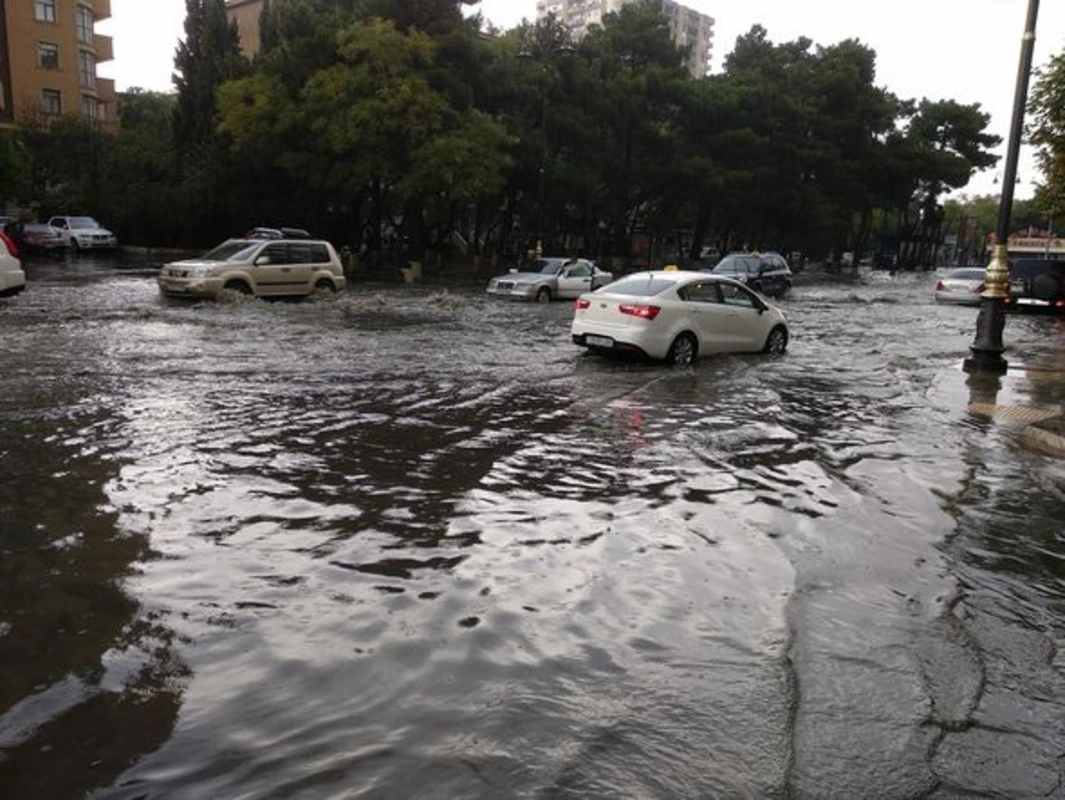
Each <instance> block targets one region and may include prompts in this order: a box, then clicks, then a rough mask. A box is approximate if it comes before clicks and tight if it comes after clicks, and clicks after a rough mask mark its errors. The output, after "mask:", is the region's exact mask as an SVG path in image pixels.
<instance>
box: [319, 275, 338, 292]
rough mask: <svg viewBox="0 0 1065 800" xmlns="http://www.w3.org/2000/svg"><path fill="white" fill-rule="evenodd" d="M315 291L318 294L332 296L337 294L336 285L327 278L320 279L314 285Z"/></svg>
mask: <svg viewBox="0 0 1065 800" xmlns="http://www.w3.org/2000/svg"><path fill="white" fill-rule="evenodd" d="M314 290H315V291H316V292H329V293H330V294H336V293H337V287H336V284H334V283H333V282H332V281H330V280H326V279H325V278H319V279H318V281H317V282H316V283H315V284H314Z"/></svg>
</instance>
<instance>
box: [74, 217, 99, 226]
mask: <svg viewBox="0 0 1065 800" xmlns="http://www.w3.org/2000/svg"><path fill="white" fill-rule="evenodd" d="M67 224H68V225H69V226H70V227H71V228H99V227H101V226H100V223H99V222H97V221H96V220H94V219H93V218H92V217H69V218H68V219H67Z"/></svg>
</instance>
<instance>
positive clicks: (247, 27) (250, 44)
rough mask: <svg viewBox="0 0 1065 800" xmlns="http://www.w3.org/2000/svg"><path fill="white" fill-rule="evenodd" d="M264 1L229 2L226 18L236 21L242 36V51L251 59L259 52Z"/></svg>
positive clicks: (237, 0) (236, 0) (231, 0)
mask: <svg viewBox="0 0 1065 800" xmlns="http://www.w3.org/2000/svg"><path fill="white" fill-rule="evenodd" d="M262 11H263V0H227V2H226V16H228V17H229V19H230V20H231V21H234V20H235V21H236V23H237V32H238V33H239V34H240V51H241V52H242V53H243V54H244V55H246V56H247V57H248V58H251V57H252V56H254V55H255V54H256V53H258V52H259V15H260V14H262Z"/></svg>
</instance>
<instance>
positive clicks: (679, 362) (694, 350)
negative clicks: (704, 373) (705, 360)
mask: <svg viewBox="0 0 1065 800" xmlns="http://www.w3.org/2000/svg"><path fill="white" fill-rule="evenodd" d="M698 354H699V343H698V342H696V341H695V337H694V336H692V335H691V334H690V333H680V334H677V338H676V339H674V340H673V344H671V345H670V346H669V352H668V353H666V363H667V364H674V365H676V366H678V367H686V366H688V365H689V364H691V363H693V362H694V361H695V358H696V356H697V355H698Z"/></svg>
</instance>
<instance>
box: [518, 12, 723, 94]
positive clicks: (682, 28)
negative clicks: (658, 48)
mask: <svg viewBox="0 0 1065 800" xmlns="http://www.w3.org/2000/svg"><path fill="white" fill-rule="evenodd" d="M630 2H633V0H536V17H537V19H542V18H543V17H546V16H547V15H548V14H554V15H555V16H556V17H558V19H559V21H560V22H562V24H563V25H565V26H566V27H567V28H569V29H570V30H571V31H572V32H573V35H574V36H575V37H576V38H578V39H580V38H582V37H583V36H584V35H585V34H586V33H588V28H589V27H590V26H592V25H599V24H602V21H603V17H605V16H606V15H607V14H611V13H614V12H615V11H617V10H619V9H620V8H621V7H622V6H623V5H626V4H627V3H630ZM662 13H663V14H664V15H665V17H666V19H667V20H668V21H669V32H670V35H671V36H672V37H673V41H674V43H676V44H677V46H679V47H684V48H687V51H688V57H687V66H688V71H689V72H690V73H691V74H692V75H693V76H694V77H696V78H699V77H702V76H703V75H706V74H707V73H708V72H709V71H710V59H711V56H712V55H713V50H714V18H713V17H711V16H708V15H706V14H700V13H699V12H698V11H695V10H694V9H691V8H688V7H687V6H684V5H681V4H680V3H677V2H675V0H662Z"/></svg>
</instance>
